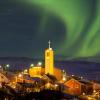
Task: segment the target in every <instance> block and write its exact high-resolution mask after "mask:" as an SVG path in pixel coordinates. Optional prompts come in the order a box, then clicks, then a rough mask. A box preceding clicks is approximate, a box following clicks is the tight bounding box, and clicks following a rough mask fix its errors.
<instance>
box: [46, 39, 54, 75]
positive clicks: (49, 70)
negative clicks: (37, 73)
mask: <svg viewBox="0 0 100 100" xmlns="http://www.w3.org/2000/svg"><path fill="white" fill-rule="evenodd" d="M48 43H49V48H48V49H46V50H45V74H51V75H54V51H53V49H52V48H51V47H50V43H51V42H50V41H49V42H48Z"/></svg>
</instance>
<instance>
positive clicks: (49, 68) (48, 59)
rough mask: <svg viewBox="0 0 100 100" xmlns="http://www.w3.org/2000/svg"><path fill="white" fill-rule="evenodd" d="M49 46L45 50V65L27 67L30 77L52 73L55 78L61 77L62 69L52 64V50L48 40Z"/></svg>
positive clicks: (59, 78)
mask: <svg viewBox="0 0 100 100" xmlns="http://www.w3.org/2000/svg"><path fill="white" fill-rule="evenodd" d="M48 44H49V47H48V48H47V49H46V50H45V54H44V55H45V66H44V67H42V66H40V65H37V66H33V67H31V68H29V75H30V77H40V78H42V76H43V75H45V74H49V75H53V76H55V77H56V78H57V80H61V79H62V71H61V70H60V69H59V68H57V67H55V66H54V51H53V49H52V48H51V42H50V41H49V42H48Z"/></svg>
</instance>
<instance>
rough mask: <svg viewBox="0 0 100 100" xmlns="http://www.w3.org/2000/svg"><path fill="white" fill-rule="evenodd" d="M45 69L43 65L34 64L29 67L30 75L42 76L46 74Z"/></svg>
mask: <svg viewBox="0 0 100 100" xmlns="http://www.w3.org/2000/svg"><path fill="white" fill-rule="evenodd" d="M44 71H45V69H44V68H43V67H41V66H34V67H31V68H30V69H29V75H30V77H41V76H42V75H43V74H44Z"/></svg>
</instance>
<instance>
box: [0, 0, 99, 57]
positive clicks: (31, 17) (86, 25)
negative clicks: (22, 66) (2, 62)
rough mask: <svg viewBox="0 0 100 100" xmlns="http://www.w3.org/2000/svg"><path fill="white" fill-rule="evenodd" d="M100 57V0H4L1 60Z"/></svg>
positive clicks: (0, 18)
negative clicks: (50, 51)
mask: <svg viewBox="0 0 100 100" xmlns="http://www.w3.org/2000/svg"><path fill="white" fill-rule="evenodd" d="M49 40H51V42H52V44H51V45H52V47H53V49H54V50H55V54H56V55H58V56H61V57H64V58H67V57H68V58H77V57H90V56H98V55H99V56H100V0H0V57H6V56H7V57H8V56H10V57H32V58H34V57H43V53H44V50H45V49H46V48H47V47H48V41H49Z"/></svg>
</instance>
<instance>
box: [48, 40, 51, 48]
mask: <svg viewBox="0 0 100 100" xmlns="http://www.w3.org/2000/svg"><path fill="white" fill-rule="evenodd" d="M48 44H49V49H50V48H51V41H50V40H49V42H48Z"/></svg>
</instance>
